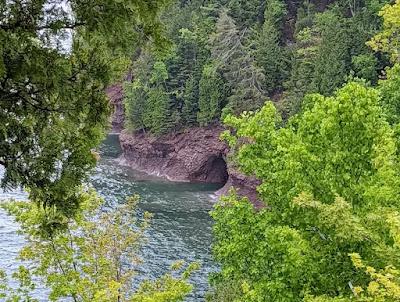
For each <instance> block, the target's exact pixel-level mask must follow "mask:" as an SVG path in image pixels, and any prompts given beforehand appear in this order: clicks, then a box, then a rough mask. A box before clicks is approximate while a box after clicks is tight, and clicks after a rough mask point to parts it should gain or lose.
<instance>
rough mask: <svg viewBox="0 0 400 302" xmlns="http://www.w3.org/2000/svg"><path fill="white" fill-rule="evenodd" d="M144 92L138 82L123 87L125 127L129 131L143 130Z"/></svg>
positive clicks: (145, 96) (143, 88)
mask: <svg viewBox="0 0 400 302" xmlns="http://www.w3.org/2000/svg"><path fill="white" fill-rule="evenodd" d="M146 99H147V95H146V90H145V87H143V84H142V83H141V82H140V80H136V81H134V82H133V83H127V82H126V83H125V85H124V104H125V116H126V119H125V127H126V128H127V129H129V130H132V131H136V130H143V129H145V118H144V114H145V113H146V111H145V108H146Z"/></svg>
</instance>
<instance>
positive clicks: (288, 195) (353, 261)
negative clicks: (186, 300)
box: [209, 3, 400, 302]
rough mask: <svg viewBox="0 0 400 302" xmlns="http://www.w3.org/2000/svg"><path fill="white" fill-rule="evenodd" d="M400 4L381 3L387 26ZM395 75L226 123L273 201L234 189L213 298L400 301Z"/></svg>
mask: <svg viewBox="0 0 400 302" xmlns="http://www.w3.org/2000/svg"><path fill="white" fill-rule="evenodd" d="M396 11H397V3H396V4H394V5H392V6H385V8H384V9H383V11H382V14H381V15H382V16H384V18H385V22H384V24H385V25H384V28H383V32H386V31H387V30H388V28H387V27H388V26H389V28H391V26H392V25H393V23H391V22H386V18H389V19H391V20H393V18H394V19H396V20H397V19H398V18H400V15H399V14H398V12H397V13H396ZM332 17H334V16H333V15H330V16H328V18H332ZM328 20H329V19H328ZM389 24H390V25H389ZM346 29H348V27H346ZM388 32H391V31H390V30H389V31H388ZM391 34H393V32H391ZM380 39H382V33H378V34H377V35H376V36H375V37H374V38H373V39H372V41H371V42H370V43H368V44H370V45H371V46H373V47H375V46H376V45H379V43H384V45H385V47H381V46H379V47H376V49H377V50H381V51H385V52H388V53H389V54H391V55H392V56H391V58H392V61H393V62H396V61H397V59H396V56H393V54H394V53H395V52H396V50H395V49H396V47H397V44H396V43H394V45H390V43H388V42H389V41H392V39H389V40H384V42H382V41H381V42H378V41H380ZM376 43H378V44H376ZM317 75H321V73H316V74H315V76H317ZM399 79H400V77H399V65H398V64H395V65H394V66H393V67H391V68H387V69H386V77H385V79H384V80H381V81H380V82H379V84H378V85H377V86H376V87H371V85H370V83H367V82H366V81H365V80H364V81H361V80H357V81H350V82H348V83H347V84H345V85H344V86H343V87H342V88H340V89H338V90H336V91H335V92H334V93H333V95H331V96H324V95H321V94H319V93H314V94H308V95H307V96H306V97H305V98H304V100H303V102H302V108H301V111H300V113H299V114H297V115H294V116H293V117H291V118H290V119H289V121H288V122H287V124H286V125H285V126H284V127H282V126H281V125H282V124H281V116H280V115H279V114H278V113H277V110H276V109H275V106H274V105H273V104H272V103H271V102H269V103H267V104H266V105H265V106H263V107H262V108H261V109H260V110H259V111H258V112H256V113H246V112H245V113H243V114H242V115H241V116H240V117H235V116H232V115H230V116H228V117H227V118H226V119H225V122H226V124H227V126H228V127H230V128H231V130H227V131H226V132H225V133H224V135H223V137H224V138H225V139H226V140H227V141H228V142H229V144H230V146H231V147H232V149H233V150H236V152H235V155H234V156H233V160H234V163H235V165H236V166H237V167H238V168H240V169H241V170H242V171H244V172H245V173H247V174H250V175H254V176H256V177H257V178H258V179H259V180H261V182H262V183H261V185H260V186H259V187H258V192H259V198H260V199H261V200H262V201H263V202H264V205H265V206H264V207H263V208H261V209H255V208H254V207H253V205H252V204H251V203H249V201H248V200H247V199H243V198H239V197H238V196H237V195H236V194H235V193H234V192H232V193H231V195H230V196H228V197H225V198H223V199H222V201H221V202H220V203H219V204H218V205H217V206H216V207H215V209H214V211H213V213H212V216H213V218H214V219H215V221H216V224H215V226H214V235H215V243H214V255H215V257H216V259H217V260H218V261H220V262H221V264H222V269H221V272H219V273H217V274H216V275H215V276H214V277H213V279H212V282H213V284H214V291H213V292H212V293H211V294H210V297H209V300H210V301H258V302H259V301H307V302H328V301H330V302H333V301H336V302H349V301H382V302H383V301H387V302H391V301H398V300H399V298H400V290H399V289H400V278H399V265H400V263H399V255H400V250H399V244H398V240H399V225H400V216H399V213H400V204H399V197H400V191H399V185H400V177H399V169H400V162H399V157H398V154H399V149H398V148H399V143H398V142H399V136H398V127H399V124H398V116H399V115H398V112H399V111H398V104H399V101H400V99H399V88H398V87H399V86H398V81H399Z"/></svg>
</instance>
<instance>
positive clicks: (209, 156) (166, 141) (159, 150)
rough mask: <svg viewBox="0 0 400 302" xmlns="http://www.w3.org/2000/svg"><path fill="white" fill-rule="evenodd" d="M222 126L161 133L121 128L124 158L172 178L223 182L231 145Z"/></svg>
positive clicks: (144, 169) (140, 166)
mask: <svg viewBox="0 0 400 302" xmlns="http://www.w3.org/2000/svg"><path fill="white" fill-rule="evenodd" d="M222 130H223V128H222V127H220V126H214V127H205V128H203V127H198V128H191V129H189V130H186V131H183V132H179V133H170V134H167V135H164V136H161V137H153V136H150V135H145V134H143V133H140V134H135V135H132V134H128V133H125V132H122V134H121V135H120V142H121V147H122V149H123V151H124V160H125V162H126V163H127V164H129V165H130V166H131V167H133V168H134V169H138V170H141V171H144V172H147V173H149V174H154V175H158V176H162V177H166V178H168V179H169V180H172V181H190V182H208V183H221V184H224V183H226V182H227V180H228V172H227V166H226V162H225V154H226V153H227V150H228V148H227V145H226V144H225V143H223V142H221V141H220V140H219V135H220V133H221V131H222Z"/></svg>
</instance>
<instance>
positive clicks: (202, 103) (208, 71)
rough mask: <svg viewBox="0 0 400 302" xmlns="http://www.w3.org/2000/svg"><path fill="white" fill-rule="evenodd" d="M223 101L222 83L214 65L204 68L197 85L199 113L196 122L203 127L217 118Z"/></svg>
mask: <svg viewBox="0 0 400 302" xmlns="http://www.w3.org/2000/svg"><path fill="white" fill-rule="evenodd" d="M223 100H224V83H223V81H222V79H221V77H220V75H219V74H218V72H217V70H216V67H215V65H213V64H209V65H206V66H205V67H204V70H203V75H202V77H201V80H200V84H199V113H198V115H197V121H198V122H199V124H200V125H202V126H205V125H208V124H209V123H211V122H213V121H215V120H216V119H218V118H219V116H220V113H221V105H222V104H223Z"/></svg>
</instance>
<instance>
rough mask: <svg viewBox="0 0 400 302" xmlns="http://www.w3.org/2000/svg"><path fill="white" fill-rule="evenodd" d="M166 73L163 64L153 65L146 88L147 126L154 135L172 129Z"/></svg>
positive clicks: (171, 111)
mask: <svg viewBox="0 0 400 302" xmlns="http://www.w3.org/2000/svg"><path fill="white" fill-rule="evenodd" d="M167 79H168V71H167V67H166V65H165V63H164V62H161V61H157V62H155V63H154V66H153V72H152V75H151V78H150V83H151V84H152V86H151V87H149V88H148V91H147V94H148V98H147V106H146V115H147V116H148V117H149V118H148V120H150V123H149V125H148V127H149V129H150V131H151V132H153V133H155V134H158V135H159V134H164V133H167V132H168V131H169V130H170V129H172V128H173V127H174V124H173V123H172V113H173V110H172V108H171V100H170V97H169V94H168V93H167V90H166V80H167Z"/></svg>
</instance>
